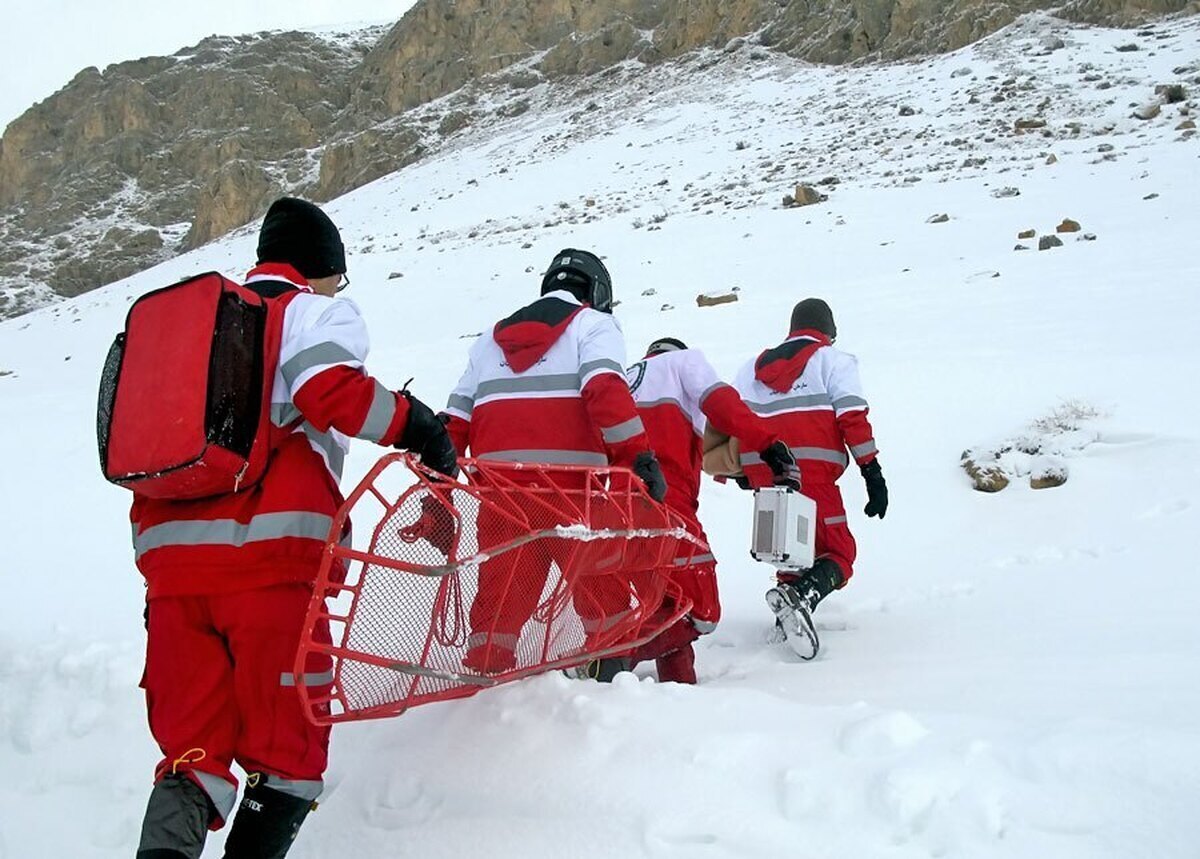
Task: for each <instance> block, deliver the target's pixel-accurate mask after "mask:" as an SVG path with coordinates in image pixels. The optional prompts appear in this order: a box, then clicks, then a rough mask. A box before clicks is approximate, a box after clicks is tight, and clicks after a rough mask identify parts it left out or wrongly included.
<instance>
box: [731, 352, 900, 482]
mask: <svg viewBox="0 0 1200 859" xmlns="http://www.w3.org/2000/svg"><path fill="white" fill-rule="evenodd" d="M734 386H735V387H736V388H737V390H738V393H740V394H741V395H742V398H743V399H744V400H745V401H746V405H748V406H749V407H750V408H751V409H753V410H754V412H755V413H757V414H758V415H760V416H761V417H763V418H764V419H765V420H766V421H767V424H768V426H769V427H770V429H771V431H772V432H773V433H774V434H775V435H776V436H777V437H778V438H780V439H782V440H783V441H784V442H786V443H787V445H788V446H789V447H791V449H792V455H793V456H795V457H796V462H797V464H798V465H799V466H800V475H801V482H802V483H803V484H805V485H809V484H814V485H815V484H832V483H834V482H835V481H836V480H837V479H838V478H839V477H840V476H841V475H842V472H843V471H845V470H846V466H847V465H849V462H850V456H853V457H854V460H855V461H856V462H857V463H858V464H859V465H864V464H866V463H868V462H870V461H871V460H872V459H874V458H875V456H876V455H877V453H878V449H877V448H876V446H875V438H874V433H873V432H872V430H871V424H870V422H869V421H868V420H867V412H868V411H869V409H868V406H867V400H866V398H865V397H864V396H863V391H862V384H861V383H860V382H859V378H858V359H857V358H855V357H854V356H853V355H850V354H848V353H846V352H843V351H841V350H840V349H836V348H834V347H833V345H832V344H831V343H830V340H829V338H828V337H826V336H825V335H824V334H822V333H821V332H819V331H815V330H803V331H795V332H793V333H792V335H791V336H790V337H788V339H787V340H785V341H784V342H783V343H781V344H780V345H778V346H776V347H775V348H773V349H768V350H766V351H765V352H763V353H762V354H761V355H759V356H758V358H756V359H755V360H753V361H750V362H749V363H747V364H746V365H745V366H744V367H743V368H742V369H741V371H740V372H739V373H738V375H737V378H736V379H735V380H734ZM847 449H849V456H847V453H846V452H847ZM739 458H740V461H741V464H742V468H743V470H744V471H745V473H746V476H747V477H748V478H749V479H750V481H751V483H752V484H754V485H756V486H763V485H767V484H769V483H770V471H769V470H768V469H767V466H766V465H765V464H764V463H763V462H762V460H761V459H760V458H759V456H758V454H757V453H756V452H754V451H752V450H747V449H745V448H744V447H743V448H742V450H741V452H740V454H739Z"/></svg>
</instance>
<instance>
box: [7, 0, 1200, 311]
mask: <svg viewBox="0 0 1200 859" xmlns="http://www.w3.org/2000/svg"><path fill="white" fill-rule="evenodd" d="M1046 8H1056V9H1058V12H1057V14H1060V15H1064V16H1066V17H1069V18H1073V19H1075V20H1079V21H1087V22H1093V23H1109V24H1113V23H1115V24H1123V25H1129V24H1136V23H1139V22H1141V21H1143V20H1144V19H1145V18H1146V17H1148V16H1152V15H1157V14H1163V13H1170V12H1177V11H1184V10H1187V11H1193V10H1196V9H1197V8H1198V7H1197V0H1067V2H1066V3H1065V4H1064V3H1063V2H1062V0H804V2H801V0H590V2H587V3H578V2H573V0H495V2H493V0H421V2H418V3H417V4H416V5H415V6H414V7H413V8H412V9H411V10H410V11H409V12H408V14H406V15H405V16H404V18H403V19H402V20H401V21H400V22H399V23H397V24H396V25H395V26H394V27H392V28H390V29H385V28H377V29H375V30H365V31H362V32H360V33H358V34H341V35H339V36H329V35H316V34H311V33H270V34H259V35H256V36H243V37H236V38H223V37H212V38H209V39H206V40H204V41H203V42H201V43H200V44H198V45H196V46H195V47H194V48H189V49H186V50H184V51H181V52H179V53H178V54H176V55H174V56H172V57H150V58H146V59H141V60H136V61H132V62H126V63H119V64H116V65H113V66H110V67H108V68H107V69H105V70H104V71H103V72H101V71H99V70H97V69H95V68H89V69H85V70H83V71H82V72H80V73H79V74H78V75H76V77H75V78H74V79H73V80H72V81H71V82H70V83H69V84H67V85H66V86H65V87H64V88H63V89H62V90H60V91H59V92H58V93H56V94H55V95H54V96H52V97H51V98H49V99H47V100H46V101H44V102H42V103H41V104H39V105H36V106H35V107H33V108H31V109H30V110H29V111H27V112H26V113H25V114H24V115H23V116H21V117H20V118H18V119H17V120H15V121H14V122H13V123H12V124H11V125H9V127H8V129H7V130H6V131H5V133H4V136H3V139H2V140H0V287H4V288H5V289H7V290H9V291H12V290H17V289H21V288H24V289H25V291H26V292H27V293H29V294H34V293H36V294H38V295H41V294H44V287H43V285H45V286H49V287H50V288H51V289H53V290H54V291H55V292H56V293H58V294H60V295H73V294H77V293H79V292H82V291H85V290H88V289H91V288H94V287H96V286H99V285H101V284H103V283H106V282H109V281H111V280H113V279H116V278H119V277H122V276H124V275H126V274H128V273H130V272H131V271H136V270H137V269H139V268H142V267H144V266H146V265H149V264H152V263H154V262H157V261H159V260H161V259H164V258H166V257H168V256H170V255H172V254H174V253H177V252H179V251H181V250H185V249H189V248H193V247H196V246H199V245H201V244H204V243H205V242H208V241H211V240H212V239H214V238H216V237H218V236H220V235H223V234H224V233H226V232H227V231H229V230H231V229H233V228H236V227H238V226H241V225H243V224H245V223H247V222H249V221H251V220H253V219H254V218H255V217H257V216H258V215H259V214H261V212H262V211H263V210H264V208H265V206H266V204H267V203H268V202H269V200H270V199H271V198H272V197H273V196H275V195H277V194H279V193H282V192H287V193H298V194H305V195H308V196H311V197H314V198H316V199H318V200H323V199H328V198H330V197H334V196H337V195H339V194H342V193H345V192H346V191H349V190H352V189H353V188H356V187H359V186H360V185H362V184H365V183H367V182H370V181H372V180H374V179H376V178H379V177H380V176H383V175H385V174H387V173H389V172H392V171H394V170H397V169H399V168H401V167H403V166H405V165H406V164H409V163H411V162H413V161H414V160H417V159H419V158H420V157H422V155H423V154H424V153H426V152H427V151H429V150H430V148H431V147H436V146H437V145H438V143H439V141H441V140H442V139H443V138H445V137H448V136H450V135H453V134H455V133H456V132H458V131H459V130H461V129H463V128H464V127H467V126H470V125H473V124H475V123H476V122H477V121H479V120H480V113H481V112H480V110H479V109H478V108H477V106H476V104H475V101H474V98H473V97H463V96H461V95H454V96H453V98H452V99H451V101H452V102H455V101H456V100H457V101H458V102H461V103H454V104H451V105H450V106H449V107H448V108H447V109H446V110H441V111H426V110H425V109H424V108H423V106H424V105H426V104H428V103H429V102H430V101H431V100H434V99H438V98H441V97H444V96H450V95H451V94H454V93H456V92H458V91H460V90H461V88H463V87H464V86H466V85H471V86H474V87H479V86H480V83H479V82H480V81H481V79H485V78H486V86H489V87H492V88H493V89H497V90H504V91H507V92H510V93H511V92H518V93H519V92H523V91H525V90H528V89H530V88H531V87H534V86H538V85H540V84H543V83H546V82H550V83H553V82H554V81H555V80H557V79H560V78H562V77H564V76H577V75H586V74H592V73H597V72H602V71H604V70H606V69H610V68H611V67H613V66H615V65H617V64H619V63H623V62H626V61H629V60H635V61H640V62H643V63H658V62H661V61H664V60H668V59H671V58H675V57H679V56H681V55H683V54H686V53H688V52H691V51H694V50H696V49H700V48H706V47H709V48H726V47H729V48H730V49H731V50H733V49H735V48H736V47H737V46H738V45H743V44H746V43H748V42H753V43H755V44H756V45H758V46H757V47H755V48H754V50H761V47H764V46H765V47H768V48H771V49H774V50H778V51H784V52H787V53H789V54H792V55H795V56H798V57H802V58H804V59H807V60H812V61H815V62H822V63H843V62H850V61H855V60H861V59H864V58H875V57H878V58H884V59H890V58H897V57H904V56H910V55H914V54H922V53H935V52H941V51H947V50H954V49H957V48H959V47H962V46H963V45H966V44H968V43H970V42H972V41H975V40H977V39H979V38H981V37H983V36H986V35H988V34H990V33H992V32H994V31H995V30H997V29H999V28H1001V27H1003V26H1005V25H1007V24H1009V23H1010V22H1012V21H1013V20H1014V19H1015V18H1016V17H1017V16H1018V15H1020V14H1022V13H1025V12H1028V11H1032V10H1035V9H1046ZM488 76H490V77H488ZM525 104H526V103H525V102H523V101H521V100H516V101H510V102H509V103H507V104H506V106H504V107H503V108H500V109H497V111H496V112H497V115H500V116H504V115H515V113H517V112H520V110H521V109H522V105H525ZM526 106H527V105H526ZM504 111H508V113H504ZM418 114H420V115H418ZM114 229H119V230H121V231H122V232H120V233H113V232H112V231H113V230H114ZM68 231H69V233H70V239H69V241H67V242H65V243H63V244H62V246H61V247H56V246H55V243H54V239H55V238H56V237H62V236H65V235H67V233H68ZM39 290H40V291H39ZM0 291H3V290H0ZM0 300H2V299H0ZM27 306H28V303H26V304H22V305H21V306H20V308H18V306H17V305H16V304H15V303H14V304H11V306H8V307H5V306H3V305H2V304H0V316H3V315H8V314H10V313H12V312H17V310H18V309H23V308H24V307H27Z"/></svg>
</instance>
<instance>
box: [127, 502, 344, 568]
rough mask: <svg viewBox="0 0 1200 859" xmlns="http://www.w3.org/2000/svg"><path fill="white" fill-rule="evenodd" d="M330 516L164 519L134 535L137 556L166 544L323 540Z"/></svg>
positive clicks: (289, 513)
mask: <svg viewBox="0 0 1200 859" xmlns="http://www.w3.org/2000/svg"><path fill="white" fill-rule="evenodd" d="M332 526H333V519H332V518H330V517H329V516H324V515H322V514H320V513H300V512H287V513H260V514H259V515H257V516H255V517H254V518H253V519H251V520H250V521H249V522H247V523H245V524H243V523H241V522H238V521H236V520H234V519H209V520H196V521H183V522H164V523H162V524H161V525H154V526H152V527H150V528H147V529H146V530H145V531H143V532H142V533H141V534H139V535H138V536H137V537H136V538H135V539H134V549H135V551H136V554H137V556H138V557H139V558H140V557H141V556H142V555H144V554H145V553H146V552H150V551H153V550H154V549H162V548H166V547H167V546H244V545H246V544H247V543H257V542H260V541H262V540H278V539H280V538H283V537H299V538H302V539H306V540H324V539H325V538H326V537H328V536H329V529H330V528H331V527H332Z"/></svg>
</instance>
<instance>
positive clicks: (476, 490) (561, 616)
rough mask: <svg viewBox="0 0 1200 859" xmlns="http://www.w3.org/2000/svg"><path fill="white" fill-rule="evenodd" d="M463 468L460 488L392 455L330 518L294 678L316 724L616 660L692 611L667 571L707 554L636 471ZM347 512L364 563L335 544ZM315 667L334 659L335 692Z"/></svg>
mask: <svg viewBox="0 0 1200 859" xmlns="http://www.w3.org/2000/svg"><path fill="white" fill-rule="evenodd" d="M460 465H461V466H462V470H463V475H464V476H465V479H466V482H465V483H464V482H458V481H448V480H446V479H445V478H443V477H442V476H441V475H439V474H437V473H436V472H433V471H430V470H428V469H426V468H425V467H423V466H422V465H421V464H420V463H419V462H418V461H417V459H416V458H415V457H413V456H412V455H410V454H400V453H397V454H390V455H388V456H385V457H383V458H382V459H380V460H379V462H378V463H376V465H375V467H374V468H372V469H371V471H370V472H369V473H368V474H367V476H366V477H365V478H363V480H362V482H361V483H360V484H359V485H358V486H357V487H356V488H355V490H354V492H353V493H351V495H350V497H349V499H348V500H347V501H346V503H345V504H344V505H343V506H342V509H341V510H340V511H339V513H338V515H337V517H336V518H335V521H334V524H333V528H332V530H331V534H330V538H329V541H328V542H327V545H326V549H325V557H324V559H323V561H322V564H321V569H320V572H319V574H318V577H317V581H316V584H315V590H314V597H313V601H312V603H311V604H310V606H309V611H308V616H307V618H306V621H305V628H304V632H303V635H302V638H301V644H300V649H299V653H298V654H297V658H296V668H295V671H296V673H295V678H296V681H297V683H296V686H297V690H298V691H299V693H300V697H301V700H302V702H303V704H304V706H305V709H306V712H307V714H308V717H309V718H310V719H311V720H312V721H314V722H316V723H317V724H332V723H334V722H343V721H352V720H357V719H371V718H381V717H386V716H395V715H399V714H401V713H403V712H404V711H405V710H407V709H408V708H409V707H414V706H417V705H420V704H428V703H432V702H435V701H445V700H450V699H453V698H462V697H466V696H469V695H473V694H475V693H476V692H478V691H479V690H480V689H484V688H487V687H491V686H495V685H498V684H501V683H507V682H510V681H513V680H518V679H520V678H523V677H528V676H530V675H533V674H539V673H542V672H545V671H550V670H553V669H558V668H567V667H570V666H573V665H579V664H581V663H584V662H587V661H589V660H591V659H595V658H598V657H602V656H606V655H611V654H616V653H622V652H625V651H627V650H630V649H631V648H634V647H638V646H640V645H642V644H644V643H646V642H647V641H649V640H651V639H652V638H654V637H655V636H656V635H658V634H659V633H661V632H663V631H664V630H665V629H667V628H668V627H670V626H672V625H673V624H674V623H676V622H677V621H678V620H679V619H680V618H681V617H683V616H684V615H685V614H686V613H687V612H688V610H689V609H690V608H691V603H690V602H689V601H688V600H686V599H685V598H684V597H683V594H682V593H681V591H680V589H679V587H678V585H676V584H674V582H672V580H671V576H672V571H674V572H675V573H676V574H677V573H678V571H679V570H680V569H681V568H686V567H687V566H688V565H689V563H690V559H691V558H693V557H695V556H698V555H701V554H704V553H706V552H707V551H708V547H707V546H706V545H705V544H704V543H703V541H701V540H699V539H698V538H696V537H694V536H692V535H691V534H689V533H688V531H687V529H686V527H685V525H684V522H683V520H682V519H681V518H680V517H679V516H678V515H677V514H675V513H673V512H671V511H670V510H668V509H667V508H666V507H664V506H662V505H661V504H657V503H655V502H654V501H653V500H652V499H651V498H650V497H649V496H648V495H647V494H646V490H645V487H644V485H643V484H642V482H641V481H640V480H638V479H637V478H636V477H635V476H634V475H633V474H632V473H631V472H630V471H629V470H627V469H624V468H609V467H605V468H593V467H587V466H570V465H542V464H534V463H506V462H492V461H485V460H471V459H463V460H460ZM351 514H353V516H354V517H355V519H356V526H357V527H358V528H359V529H363V530H366V529H369V530H370V539H369V541H367V543H366V546H365V549H361V550H360V549H356V548H353V547H352V546H351V545H350V544H349V541H347V540H345V539H342V538H341V535H343V534H345V533H346V532H347V530H348V528H347V527H346V525H347V522H348V521H349V519H350V517H351ZM310 654H328V655H329V656H332V657H333V671H332V683H330V682H329V679H330V678H329V676H328V675H327V676H324V677H321V678H320V679H321V684H322V685H316V682H315V679H314V678H311V677H309V676H307V675H306V674H305V673H304V670H305V666H306V665H311V663H310V662H309V661H308V658H309V656H310Z"/></svg>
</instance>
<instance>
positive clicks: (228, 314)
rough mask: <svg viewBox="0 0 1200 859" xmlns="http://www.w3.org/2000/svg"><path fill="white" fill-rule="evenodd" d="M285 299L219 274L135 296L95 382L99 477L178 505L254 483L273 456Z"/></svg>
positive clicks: (243, 487) (207, 274) (198, 277)
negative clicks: (279, 317)
mask: <svg viewBox="0 0 1200 859" xmlns="http://www.w3.org/2000/svg"><path fill="white" fill-rule="evenodd" d="M286 303H287V302H286V299H273V298H264V297H263V296H261V295H259V294H258V293H257V292H255V291H254V290H252V289H248V288H247V287H244V286H241V285H239V284H237V283H234V282H233V281H231V280H229V279H227V278H224V277H222V276H221V275H219V274H217V273H216V272H208V273H206V274H200V275H196V276H195V277H190V278H188V279H187V280H182V281H180V282H179V283H176V284H172V285H171V286H168V287H164V288H163V289H159V290H155V291H154V292H150V293H147V294H146V295H143V296H142V297H141V298H139V299H138V300H137V301H135V302H134V304H133V306H132V307H131V308H130V309H129V315H128V317H126V320H125V331H124V332H123V333H121V334H118V335H117V338H116V340H114V341H113V345H112V347H111V348H110V349H109V352H108V358H107V360H106V361H105V363H104V371H103V374H102V375H101V379H100V399H99V405H98V407H97V413H96V435H97V441H98V443H99V447H100V467H101V469H102V470H103V472H104V476H105V478H106V479H107V480H109V481H110V482H112V483H115V484H117V485H118V486H124V487H126V488H128V489H131V490H133V491H134V492H136V493H138V494H140V495H144V496H147V497H149V498H162V499H172V500H184V499H190V498H205V497H209V496H213V495H223V494H226V493H231V492H238V491H239V490H243V489H247V488H249V487H251V486H253V485H254V484H255V483H257V482H258V480H259V479H261V477H262V475H263V472H264V471H266V467H267V461H268V459H269V458H270V453H271V451H270V439H271V420H270V409H271V389H272V386H273V384H274V380H275V370H276V365H277V363H278V361H279V346H280V344H279V342H278V341H279V337H280V332H281V330H282V326H281V325H277V324H270V323H269V322H268V319H269V318H272V317H273V316H274V315H275V314H278V313H282V312H283V307H284V306H285V305H286Z"/></svg>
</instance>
